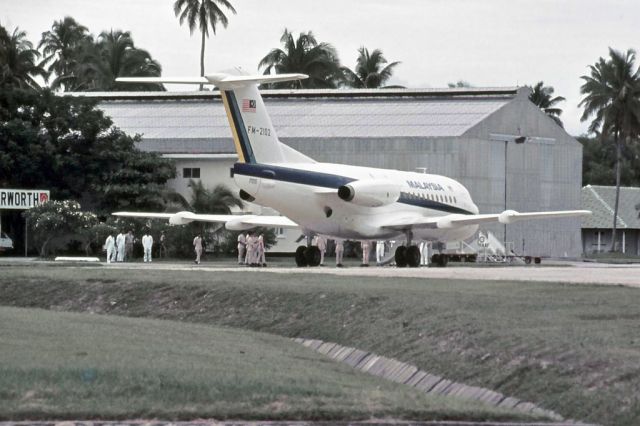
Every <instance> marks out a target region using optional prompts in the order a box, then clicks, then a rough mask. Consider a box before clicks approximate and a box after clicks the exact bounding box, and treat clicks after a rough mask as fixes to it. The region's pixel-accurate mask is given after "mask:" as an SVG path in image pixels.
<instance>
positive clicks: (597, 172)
mask: <svg viewBox="0 0 640 426" xmlns="http://www.w3.org/2000/svg"><path fill="white" fill-rule="evenodd" d="M578 141H579V142H580V143H581V144H582V147H583V151H582V153H583V159H582V184H583V185H608V186H613V185H615V184H616V175H615V164H616V146H615V143H614V141H613V139H612V138H611V137H609V138H606V139H603V138H601V137H597V136H596V137H588V136H581V137H578ZM622 148H623V149H622V160H621V175H620V185H621V186H640V144H637V143H635V144H630V145H628V146H626V145H625V146H623V147H622Z"/></svg>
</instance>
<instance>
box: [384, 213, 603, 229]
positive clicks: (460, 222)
mask: <svg viewBox="0 0 640 426" xmlns="http://www.w3.org/2000/svg"><path fill="white" fill-rule="evenodd" d="M590 214H591V211H589V210H561V211H551V212H528V213H519V212H517V211H515V210H505V211H503V212H502V213H494V214H471V215H466V214H449V215H445V216H439V217H406V218H399V219H394V220H390V221H389V223H386V224H383V225H382V228H387V229H394V230H406V229H410V228H438V229H451V228H458V227H462V226H467V225H480V224H483V223H490V222H498V223H503V224H509V223H513V222H517V221H520V220H531V219H557V218H563V217H575V216H587V215H590Z"/></svg>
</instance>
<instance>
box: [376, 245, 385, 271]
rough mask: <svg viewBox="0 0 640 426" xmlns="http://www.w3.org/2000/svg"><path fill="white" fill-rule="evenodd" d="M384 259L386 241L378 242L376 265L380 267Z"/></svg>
mask: <svg viewBox="0 0 640 426" xmlns="http://www.w3.org/2000/svg"><path fill="white" fill-rule="evenodd" d="M383 258H384V241H382V240H378V241H376V264H377V265H378V266H380V265H381V264H382V259H383Z"/></svg>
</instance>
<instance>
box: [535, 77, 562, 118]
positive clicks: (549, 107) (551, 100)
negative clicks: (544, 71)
mask: <svg viewBox="0 0 640 426" xmlns="http://www.w3.org/2000/svg"><path fill="white" fill-rule="evenodd" d="M530 89H531V94H530V95H529V100H530V101H531V102H533V103H534V104H535V105H536V106H537V107H538V108H540V109H541V110H542V111H544V113H545V114H547V115H548V116H549V118H551V119H552V120H553V121H555V122H556V124H557V125H558V126H560V127H564V125H563V124H562V120H560V115H562V109H560V108H558V107H556V104H557V103H558V102H563V101H565V100H566V99H565V98H563V97H562V96H556V97H553V91H554V89H553V87H552V86H545V85H544V82H542V81H539V82H538V83H536V85H535V86H533V87H531V88H530Z"/></svg>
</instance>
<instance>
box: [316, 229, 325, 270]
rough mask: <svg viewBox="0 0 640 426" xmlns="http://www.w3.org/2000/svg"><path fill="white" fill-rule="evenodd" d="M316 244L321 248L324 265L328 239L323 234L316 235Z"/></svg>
mask: <svg viewBox="0 0 640 426" xmlns="http://www.w3.org/2000/svg"><path fill="white" fill-rule="evenodd" d="M314 240H315V241H314V244H313V245H315V246H316V247H318V250H320V266H324V254H325V253H326V252H327V239H326V238H325V237H323V236H322V235H316V237H315V238H314Z"/></svg>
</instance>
